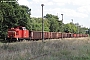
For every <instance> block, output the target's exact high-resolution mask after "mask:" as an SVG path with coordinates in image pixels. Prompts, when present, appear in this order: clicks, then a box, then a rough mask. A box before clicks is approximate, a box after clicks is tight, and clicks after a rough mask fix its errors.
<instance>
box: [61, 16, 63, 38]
mask: <svg viewBox="0 0 90 60" xmlns="http://www.w3.org/2000/svg"><path fill="white" fill-rule="evenodd" d="M61 15H62V30H63V14H61ZM62 39H63V31H62Z"/></svg>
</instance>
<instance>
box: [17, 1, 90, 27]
mask: <svg viewBox="0 0 90 60" xmlns="http://www.w3.org/2000/svg"><path fill="white" fill-rule="evenodd" d="M18 3H19V4H20V5H26V6H28V7H29V8H31V16H32V17H42V7H41V4H42V3H43V4H44V16H45V15H46V14H47V13H48V14H52V15H57V16H58V17H59V20H61V19H62V18H61V17H62V16H61V14H64V15H63V18H64V19H63V20H64V23H69V22H71V21H72V20H71V19H73V22H74V23H79V24H80V25H81V26H83V27H88V28H90V17H89V15H90V0H18Z"/></svg>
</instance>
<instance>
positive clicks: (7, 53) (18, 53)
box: [0, 38, 90, 60]
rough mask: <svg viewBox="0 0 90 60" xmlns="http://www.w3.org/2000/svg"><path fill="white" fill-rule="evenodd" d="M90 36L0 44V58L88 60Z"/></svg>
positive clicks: (6, 59)
mask: <svg viewBox="0 0 90 60" xmlns="http://www.w3.org/2000/svg"><path fill="white" fill-rule="evenodd" d="M89 51H90V38H69V39H56V40H55V39H52V40H45V41H44V43H42V41H41V40H39V41H22V42H13V43H2V44H0V60H82V58H83V59H84V60H87V59H88V60H90V58H89V56H90V52H89Z"/></svg>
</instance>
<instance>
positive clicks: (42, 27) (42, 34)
mask: <svg viewBox="0 0 90 60" xmlns="http://www.w3.org/2000/svg"><path fill="white" fill-rule="evenodd" d="M41 6H42V42H43V41H44V33H43V32H44V21H43V6H44V4H41Z"/></svg>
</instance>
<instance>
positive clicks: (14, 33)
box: [7, 26, 88, 41]
mask: <svg viewBox="0 0 90 60" xmlns="http://www.w3.org/2000/svg"><path fill="white" fill-rule="evenodd" d="M43 33H44V39H59V38H62V37H63V38H78V37H88V35H87V34H73V33H61V32H43ZM23 39H26V40H39V39H42V32H41V31H29V30H27V29H26V28H25V27H22V26H18V27H15V28H10V29H8V35H7V40H15V41H16V40H23Z"/></svg>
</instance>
